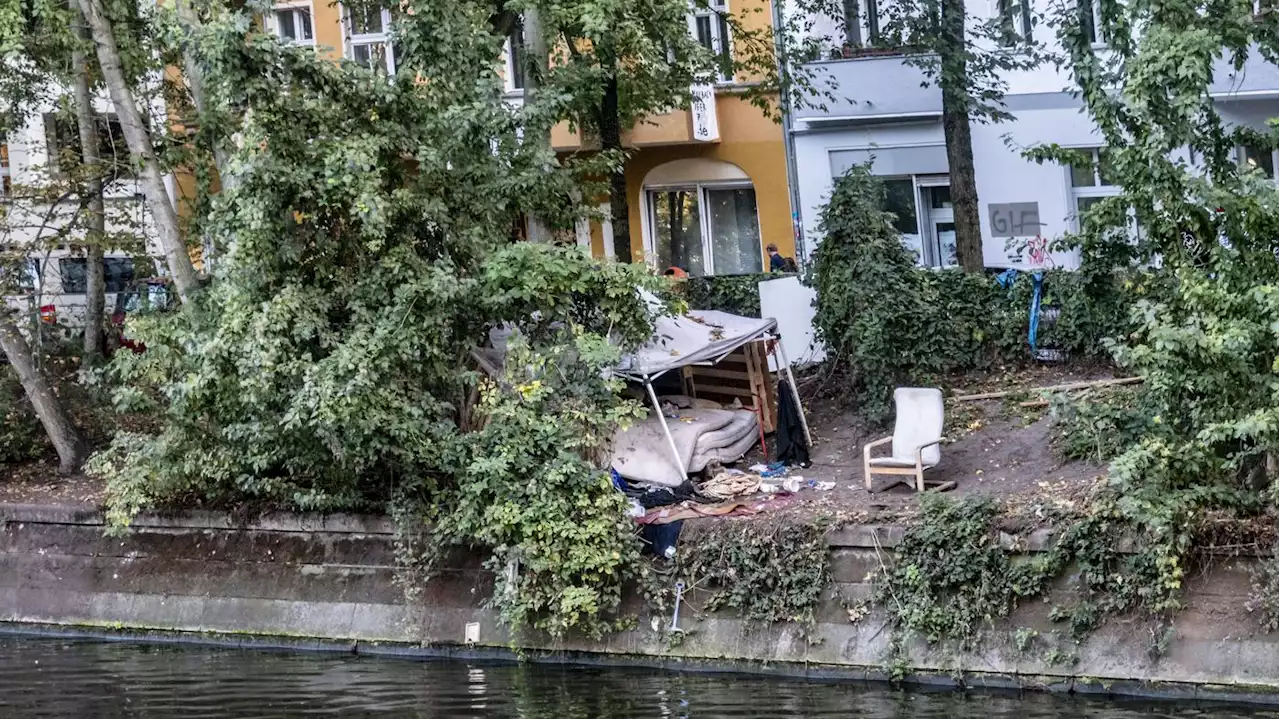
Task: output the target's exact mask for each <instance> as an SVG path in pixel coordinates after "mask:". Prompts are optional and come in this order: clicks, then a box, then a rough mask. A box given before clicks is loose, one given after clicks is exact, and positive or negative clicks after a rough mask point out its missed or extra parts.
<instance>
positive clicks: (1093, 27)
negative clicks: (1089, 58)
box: [1076, 0, 1107, 48]
mask: <svg viewBox="0 0 1280 719" xmlns="http://www.w3.org/2000/svg"><path fill="white" fill-rule="evenodd" d="M1076 2H1077V3H1086V2H1087V3H1089V21H1090V26H1089V30H1090V32H1089V45H1091V46H1092V47H1094V48H1105V47H1106V46H1107V40H1106V34H1105V33H1104V32H1102V29H1103V28H1102V0H1076ZM1080 15H1081V18H1082V19H1083V16H1084V12H1083V11H1082V12H1081V13H1080Z"/></svg>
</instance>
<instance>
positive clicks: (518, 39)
mask: <svg viewBox="0 0 1280 719" xmlns="http://www.w3.org/2000/svg"><path fill="white" fill-rule="evenodd" d="M527 61H528V58H527V56H526V55H525V49H524V22H523V20H522V19H521V18H520V16H518V15H517V16H516V22H515V27H513V28H511V34H510V35H508V36H507V89H508V90H523V89H524V73H525V67H524V65H525V63H526V62H527Z"/></svg>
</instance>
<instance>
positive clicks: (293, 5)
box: [267, 0, 316, 47]
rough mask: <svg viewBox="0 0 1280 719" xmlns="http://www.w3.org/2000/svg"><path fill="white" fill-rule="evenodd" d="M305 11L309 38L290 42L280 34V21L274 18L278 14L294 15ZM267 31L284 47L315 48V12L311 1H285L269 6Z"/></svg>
mask: <svg viewBox="0 0 1280 719" xmlns="http://www.w3.org/2000/svg"><path fill="white" fill-rule="evenodd" d="M300 11H305V12H306V14H307V17H308V18H309V19H310V20H311V38H310V39H307V40H296V39H294V40H291V39H289V38H286V37H285V36H284V35H282V34H281V33H280V20H279V18H278V17H276V14H277V13H279V12H291V13H296V12H300ZM268 18H269V21H268V24H267V27H268V29H270V30H271V33H272V34H273V35H275V36H276V38H277V39H278V40H280V42H282V43H284V44H286V45H298V46H299V47H315V46H316V10H315V6H314V5H313V4H312V2H311V0H285V1H284V2H278V3H276V4H274V5H272V6H271V10H270V12H269V14H268Z"/></svg>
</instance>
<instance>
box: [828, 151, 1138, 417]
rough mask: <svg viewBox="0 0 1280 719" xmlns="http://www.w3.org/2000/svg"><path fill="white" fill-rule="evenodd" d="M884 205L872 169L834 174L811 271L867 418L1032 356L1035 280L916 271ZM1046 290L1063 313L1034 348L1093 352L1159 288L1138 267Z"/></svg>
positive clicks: (1054, 283)
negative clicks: (965, 375)
mask: <svg viewBox="0 0 1280 719" xmlns="http://www.w3.org/2000/svg"><path fill="white" fill-rule="evenodd" d="M883 205H884V187H883V185H882V183H881V182H880V180H879V179H877V178H876V177H874V176H872V175H871V173H870V170H869V169H868V168H867V167H865V166H857V167H853V168H851V169H850V170H849V172H848V173H847V174H846V175H845V176H844V177H842V178H840V180H839V181H837V183H836V188H835V190H834V191H833V193H832V195H831V200H830V202H829V203H828V205H827V206H826V208H825V209H824V210H823V215H822V224H821V228H822V231H823V233H824V234H825V239H824V240H823V241H822V244H821V245H819V246H818V249H817V252H816V253H815V257H814V261H813V263H812V265H811V274H810V276H809V278H808V282H809V283H810V284H811V285H812V286H814V287H815V288H816V290H817V293H818V300H817V312H816V315H815V318H814V324H815V326H816V328H817V331H818V333H819V334H820V336H821V338H822V340H823V341H824V342H825V343H826V345H827V347H828V348H831V349H832V350H834V354H835V355H836V357H837V360H836V361H838V362H841V363H843V364H844V365H846V366H847V367H848V369H849V370H850V373H851V376H852V377H851V378H852V381H853V386H852V387H851V388H850V389H851V394H852V396H851V400H852V401H853V402H855V403H857V405H858V406H859V407H860V411H861V412H863V413H864V414H865V415H866V416H868V417H869V418H871V419H873V420H874V419H879V418H883V417H884V416H886V414H887V411H888V407H889V401H890V398H891V396H892V393H893V388H894V387H896V386H900V385H904V384H920V383H925V382H932V381H937V379H938V378H939V377H940V376H942V375H946V374H948V373H953V372H960V371H966V370H976V369H986V368H989V367H992V366H998V365H1006V364H1017V363H1020V362H1025V361H1028V360H1029V359H1030V353H1029V351H1028V344H1027V319H1028V315H1029V310H1030V306H1031V298H1032V294H1033V288H1032V281H1031V277H1030V276H1029V275H1027V274H1025V273H1024V274H1022V275H1021V276H1019V277H1018V278H1017V279H1016V281H1015V282H1014V284H1013V286H1012V287H1011V288H1010V289H1008V290H1005V289H1002V288H1001V287H1000V286H999V285H998V284H997V283H996V282H995V280H994V279H993V278H991V277H986V276H983V275H975V274H971V273H966V272H962V271H960V270H958V269H947V270H928V269H921V268H918V267H916V265H915V260H914V258H913V256H912V254H911V251H910V250H909V249H907V248H906V247H905V246H904V245H903V243H902V240H901V236H900V233H899V232H898V231H897V230H896V229H894V227H893V225H892V222H891V216H890V215H889V214H888V213H886V212H884V211H883V210H882V209H881V208H882V207H883ZM1044 287H1045V290H1044V295H1043V297H1042V299H1041V305H1042V307H1049V306H1054V307H1057V308H1059V310H1060V313H1059V316H1058V319H1057V321H1056V322H1055V323H1053V324H1052V326H1050V325H1048V324H1047V323H1042V325H1041V326H1042V328H1043V330H1042V331H1041V332H1040V333H1039V336H1038V339H1037V343H1038V344H1039V345H1041V346H1045V345H1051V346H1056V347H1059V348H1061V349H1063V350H1066V351H1068V352H1071V353H1073V354H1076V355H1082V356H1097V355H1099V354H1102V353H1103V352H1104V351H1105V349H1106V345H1105V344H1104V339H1105V338H1106V337H1108V336H1109V335H1113V334H1115V335H1123V334H1125V333H1127V331H1128V327H1127V324H1126V321H1125V317H1126V314H1125V313H1126V308H1127V305H1128V303H1130V302H1131V301H1132V299H1133V298H1134V297H1138V296H1145V295H1146V294H1147V293H1151V292H1154V291H1155V290H1154V289H1153V288H1155V287H1158V283H1157V282H1155V281H1154V280H1153V279H1152V278H1150V277H1148V276H1147V275H1146V274H1143V273H1127V274H1115V273H1113V274H1111V275H1109V276H1108V277H1105V278H1097V277H1088V276H1084V275H1080V274H1076V273H1071V272H1065V271H1050V272H1047V273H1045V280H1044Z"/></svg>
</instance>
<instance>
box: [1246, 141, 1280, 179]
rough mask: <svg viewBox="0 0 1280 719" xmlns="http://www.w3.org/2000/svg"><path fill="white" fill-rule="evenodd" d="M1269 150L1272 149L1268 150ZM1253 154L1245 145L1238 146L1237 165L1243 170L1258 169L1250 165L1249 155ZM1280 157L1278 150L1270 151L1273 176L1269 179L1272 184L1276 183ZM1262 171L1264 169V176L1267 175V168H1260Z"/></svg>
mask: <svg viewBox="0 0 1280 719" xmlns="http://www.w3.org/2000/svg"><path fill="white" fill-rule="evenodd" d="M1267 149H1270V148H1267ZM1251 152H1253V151H1252V150H1251V149H1250V148H1249V147H1247V146H1245V145H1236V149H1235V160H1236V164H1237V165H1239V166H1240V168H1241V169H1242V170H1249V169H1251V168H1252V167H1257V166H1256V165H1252V166H1251V165H1250V164H1249V154H1250V153H1251ZM1278 155H1280V152H1278V151H1277V150H1271V151H1270V158H1271V174H1270V176H1269V177H1268V179H1270V180H1271V181H1272V182H1275V181H1276V169H1277V162H1280V157H1278ZM1260 169H1264V174H1266V173H1265V168H1260Z"/></svg>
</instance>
